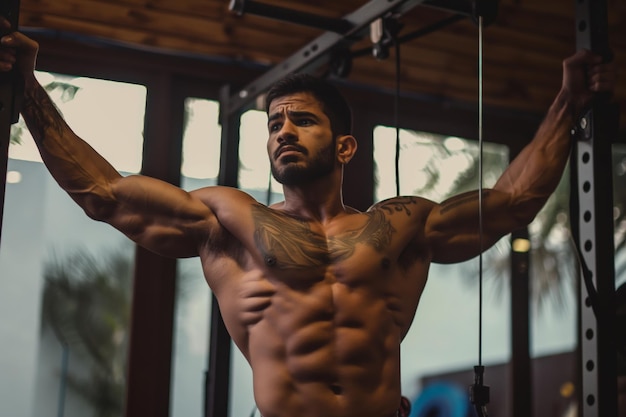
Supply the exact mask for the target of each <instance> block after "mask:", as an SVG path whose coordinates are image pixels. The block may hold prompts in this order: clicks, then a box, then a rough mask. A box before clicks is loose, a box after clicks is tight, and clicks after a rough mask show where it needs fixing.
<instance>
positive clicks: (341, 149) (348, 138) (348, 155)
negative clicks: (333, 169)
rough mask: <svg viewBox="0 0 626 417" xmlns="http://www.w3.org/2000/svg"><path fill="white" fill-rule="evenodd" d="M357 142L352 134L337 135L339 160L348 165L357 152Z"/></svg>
mask: <svg viewBox="0 0 626 417" xmlns="http://www.w3.org/2000/svg"><path fill="white" fill-rule="evenodd" d="M356 149H357V143H356V139H355V138H354V136H352V135H342V136H338V137H337V161H338V162H339V163H340V164H343V165H346V164H347V163H348V162H350V160H351V159H352V158H353V157H354V154H355V153H356Z"/></svg>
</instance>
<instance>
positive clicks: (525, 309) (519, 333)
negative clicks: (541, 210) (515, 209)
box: [510, 228, 533, 417]
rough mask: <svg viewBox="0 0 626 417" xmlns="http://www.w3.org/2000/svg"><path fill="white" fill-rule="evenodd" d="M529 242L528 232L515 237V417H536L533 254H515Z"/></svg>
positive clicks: (512, 322) (513, 399) (512, 274)
mask: <svg viewBox="0 0 626 417" xmlns="http://www.w3.org/2000/svg"><path fill="white" fill-rule="evenodd" d="M518 239H520V240H526V241H528V239H529V237H528V228H524V229H521V230H518V231H516V232H514V233H512V234H511V244H512V250H511V368H510V369H511V379H510V380H511V397H512V414H511V415H512V416H513V417H528V416H531V415H532V411H533V401H532V400H533V398H532V391H531V387H532V371H531V370H532V366H531V365H532V364H531V361H530V308H529V303H530V301H529V300H530V288H529V283H530V279H529V278H530V276H529V269H530V251H528V250H527V251H524V250H515V246H516V245H515V241H516V240H518Z"/></svg>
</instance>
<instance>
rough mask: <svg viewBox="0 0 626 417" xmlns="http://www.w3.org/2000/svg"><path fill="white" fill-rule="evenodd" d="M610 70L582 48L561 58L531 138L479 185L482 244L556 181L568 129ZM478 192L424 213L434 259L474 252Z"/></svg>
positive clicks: (511, 226) (521, 217) (532, 212)
mask: <svg viewBox="0 0 626 417" xmlns="http://www.w3.org/2000/svg"><path fill="white" fill-rule="evenodd" d="M614 84H615V71H614V67H613V66H612V65H611V64H603V63H602V58H601V57H599V56H596V55H594V54H592V53H591V52H589V51H585V50H581V51H578V52H577V53H576V54H575V55H573V56H571V57H570V58H568V59H566V60H565V61H564V62H563V83H562V86H561V90H560V91H559V93H558V95H557V97H556V98H555V100H554V102H553V103H552V105H551V106H550V109H549V110H548V113H547V115H546V117H545V119H544V120H543V122H542V123H541V125H540V127H539V129H538V130H537V133H536V134H535V137H534V138H533V140H532V141H531V142H530V143H529V144H528V145H527V146H526V147H525V148H524V149H523V150H522V152H520V154H519V155H518V156H517V157H516V158H515V159H514V160H513V161H512V162H511V164H510V165H509V166H508V168H507V169H506V170H505V171H504V173H503V174H502V176H501V177H500V179H499V180H498V181H497V183H496V185H495V186H494V187H493V189H490V190H484V192H483V198H482V207H483V216H482V217H483V242H482V243H483V246H482V247H483V249H486V248H488V247H490V246H491V245H493V244H494V243H495V242H496V241H497V240H498V239H500V238H501V237H502V236H504V235H506V234H508V233H511V232H513V231H514V230H517V229H519V228H521V227H523V226H526V225H527V224H528V223H530V222H531V221H532V220H533V219H534V217H535V216H536V215H537V213H538V212H539V210H541V208H542V207H543V205H544V204H545V202H546V200H547V199H548V197H549V196H550V195H551V194H552V193H553V192H554V190H555V188H556V186H557V185H558V183H559V181H560V179H561V176H562V174H563V169H564V168H565V165H566V164H567V161H568V159H569V153H570V147H571V138H570V131H571V129H572V127H573V125H574V123H575V121H576V118H577V117H578V116H579V115H581V114H582V111H583V110H584V109H585V107H586V106H588V105H589V103H590V101H591V98H592V97H593V94H594V93H596V92H600V91H612V89H613V87H614ZM478 207H479V198H478V193H477V192H472V193H467V194H464V195H461V196H456V197H453V198H451V199H449V200H447V201H444V202H442V203H441V204H440V205H439V206H436V207H435V208H434V209H433V211H432V213H431V215H430V216H429V219H428V222H427V228H426V237H427V239H428V240H429V243H430V247H431V250H432V257H433V261H434V262H458V261H462V260H465V259H469V258H471V257H473V256H476V255H478V253H479V233H478V229H479V227H478V225H479V223H478Z"/></svg>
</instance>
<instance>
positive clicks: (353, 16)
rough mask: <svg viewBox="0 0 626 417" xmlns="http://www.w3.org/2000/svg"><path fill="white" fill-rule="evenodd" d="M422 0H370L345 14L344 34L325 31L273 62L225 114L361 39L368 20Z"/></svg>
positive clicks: (242, 91)
mask: <svg viewBox="0 0 626 417" xmlns="http://www.w3.org/2000/svg"><path fill="white" fill-rule="evenodd" d="M424 1H425V0H371V1H369V2H368V3H366V4H364V5H363V6H361V7H360V8H359V9H357V10H355V11H354V12H352V13H350V14H348V15H346V16H345V17H344V20H346V21H347V22H349V23H350V24H351V26H352V29H351V30H349V31H348V32H347V33H345V34H338V33H334V32H326V33H324V34H322V35H321V36H319V37H318V38H317V39H315V40H313V41H311V42H309V43H308V44H307V45H305V46H304V47H303V48H301V49H300V50H298V51H297V52H296V53H294V54H293V55H291V56H290V57H288V58H287V59H285V60H284V61H283V62H282V63H280V64H278V65H276V66H275V67H273V68H272V69H270V70H269V71H267V72H266V73H265V74H263V75H261V76H260V77H259V78H257V79H256V80H255V81H253V82H252V83H250V84H248V85H247V86H245V87H244V88H242V89H241V90H239V91H238V92H237V93H235V94H234V95H233V96H232V97H231V98H230V100H229V104H230V105H229V107H228V114H232V113H234V112H236V111H239V110H240V109H242V108H244V107H245V106H246V105H248V104H249V103H251V102H252V101H253V100H255V98H256V97H257V96H258V95H259V94H262V93H263V92H265V91H266V90H267V89H268V88H269V87H270V86H271V85H272V84H273V83H274V82H275V81H277V80H279V79H281V78H283V77H284V76H286V75H287V74H289V73H291V72H295V71H304V70H307V71H312V70H314V69H315V68H319V67H320V66H321V65H323V64H324V63H326V62H328V60H329V53H330V52H331V51H333V50H334V49H336V48H339V47H347V46H349V45H351V44H352V43H354V42H356V41H357V40H359V39H361V38H362V37H363V36H364V33H366V30H367V29H368V28H369V24H370V23H372V22H373V21H374V20H376V19H378V18H379V17H381V16H384V15H386V14H387V13H390V12H398V13H400V12H401V13H405V12H407V11H408V10H410V9H411V8H413V7H415V6H418V5H420V4H422V3H423V2H424Z"/></svg>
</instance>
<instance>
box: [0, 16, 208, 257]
mask: <svg viewBox="0 0 626 417" xmlns="http://www.w3.org/2000/svg"><path fill="white" fill-rule="evenodd" d="M0 24H1V25H4V27H3V28H5V29H6V22H0ZM37 50H38V45H37V43H36V42H35V41H33V40H31V39H29V38H28V37H26V36H25V35H23V34H21V33H17V32H15V33H11V34H10V35H7V36H4V37H2V39H1V44H0V70H2V71H8V70H10V69H11V68H12V67H14V66H15V67H16V69H17V70H18V71H19V72H20V73H21V74H22V76H23V78H24V82H25V90H24V102H23V107H22V109H21V113H22V116H23V118H24V120H25V122H26V124H27V126H28V129H29V130H30V132H31V133H32V136H33V138H34V140H35V143H36V144H37V147H38V149H39V152H40V154H41V156H42V159H43V161H44V163H45V164H46V166H47V168H48V170H49V171H50V173H51V174H52V176H53V177H54V179H55V180H56V181H57V182H58V183H59V185H60V186H61V187H62V188H63V189H64V190H65V191H66V192H67V193H68V194H69V195H70V196H71V198H72V199H74V201H76V202H77V203H78V204H79V205H80V206H81V207H82V208H83V209H84V210H85V212H86V213H87V215H89V216H90V217H92V218H93V219H96V220H99V221H104V222H107V223H110V224H111V225H113V226H114V227H115V228H117V229H119V230H120V231H121V232H123V233H124V234H126V235H127V236H129V237H130V238H131V239H133V240H134V241H136V242H137V243H139V244H141V245H142V246H145V247H146V248H148V249H150V250H153V251H155V252H158V253H160V254H163V255H166V256H176V257H186V256H194V255H196V254H197V251H198V245H199V244H200V243H202V242H203V239H204V238H205V237H204V235H205V234H208V233H209V232H210V230H211V227H216V224H217V222H216V221H215V219H214V216H213V213H212V212H211V210H210V209H209V208H208V207H207V205H206V204H204V203H203V202H202V201H201V200H200V199H199V198H197V197H195V196H194V195H192V194H189V193H187V192H185V191H183V190H181V189H179V188H177V187H174V186H172V185H170V184H168V183H165V182H163V181H159V180H156V179H153V178H148V177H143V176H138V175H135V176H129V177H122V176H121V175H120V174H119V173H118V172H117V171H116V170H115V169H114V168H113V167H112V166H111V165H110V164H109V163H108V162H107V161H106V160H105V159H104V158H102V156H100V155H99V154H98V153H97V152H96V151H95V150H94V149H93V148H92V147H91V146H89V145H88V144H87V143H86V142H85V141H83V140H82V139H81V138H79V137H78V136H77V135H76V134H75V133H74V132H73V131H72V130H71V129H70V127H69V126H68V125H67V124H66V123H65V121H64V120H63V118H62V116H61V115H60V114H59V112H58V111H57V109H56V108H55V106H54V104H53V103H52V101H51V99H50V97H49V96H48V95H47V93H46V92H45V90H44V89H43V88H42V87H41V85H39V83H38V82H37V80H36V79H35V76H34V68H35V60H36V55H37Z"/></svg>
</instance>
